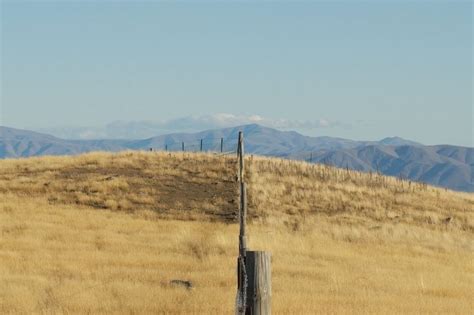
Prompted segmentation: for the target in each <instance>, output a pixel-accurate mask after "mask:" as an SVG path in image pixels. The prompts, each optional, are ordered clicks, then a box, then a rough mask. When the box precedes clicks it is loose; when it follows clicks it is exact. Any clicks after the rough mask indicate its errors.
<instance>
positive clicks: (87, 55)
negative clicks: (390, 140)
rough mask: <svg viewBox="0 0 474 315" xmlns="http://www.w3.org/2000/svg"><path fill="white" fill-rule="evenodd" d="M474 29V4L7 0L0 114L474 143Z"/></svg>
mask: <svg viewBox="0 0 474 315" xmlns="http://www.w3.org/2000/svg"><path fill="white" fill-rule="evenodd" d="M472 40H473V37H472V3H470V2H449V3H448V2H445V1H439V2H421V1H389V2H386V1H381V2H359V1H346V2H337V3H327V2H299V3H291V2H279V3H271V2H264V3H250V2H232V3H223V2H211V3H209V2H207V3H204V2H199V3H186V2H181V3H168V2H141V3H133V2H109V1H96V2H68V1H64V2H27V1H22V2H17V1H2V2H1V69H2V71H1V75H2V77H1V80H0V81H1V103H0V106H1V108H0V125H5V126H10V127H14V128H21V129H29V130H36V131H46V132H49V133H52V134H55V135H59V136H61V135H71V136H72V135H74V134H76V135H79V136H78V137H80V136H81V135H83V138H94V137H98V138H100V137H101V135H104V130H107V128H109V129H110V125H114V122H117V121H121V122H123V125H128V126H131V127H130V128H131V129H129V130H130V132H136V133H137V134H140V133H143V132H144V131H143V130H142V131H140V130H141V129H146V128H150V129H149V131H150V132H151V131H153V132H155V131H156V130H161V131H162V133H167V132H175V131H191V132H192V131H198V130H205V129H212V128H215V127H216V128H219V127H229V126H230V124H234V125H237V124H241V122H244V123H245V122H248V121H250V122H252V121H254V122H257V123H260V124H262V125H265V126H269V127H276V128H277V129H282V130H295V131H298V132H300V133H302V134H305V135H310V136H332V137H342V138H347V139H354V140H380V139H382V138H385V137H392V136H398V137H402V138H406V139H410V140H413V141H417V142H421V143H424V144H452V145H463V146H469V147H472V146H473V119H474V117H473V109H472V106H473V101H472ZM216 117H217V118H216ZM220 120H222V121H220ZM140 122H144V124H145V126H143V127H140V126H138V127H137V124H139V123H140ZM115 124H116V123H115ZM147 124H148V125H147ZM242 124H243V123H242ZM133 128H135V129H133ZM140 128H141V129H140ZM160 128H161V129H160ZM105 135H107V134H106V133H105Z"/></svg>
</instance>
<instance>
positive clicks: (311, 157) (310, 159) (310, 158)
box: [309, 152, 313, 163]
mask: <svg viewBox="0 0 474 315" xmlns="http://www.w3.org/2000/svg"><path fill="white" fill-rule="evenodd" d="M309 163H313V152H311V155H310V156H309Z"/></svg>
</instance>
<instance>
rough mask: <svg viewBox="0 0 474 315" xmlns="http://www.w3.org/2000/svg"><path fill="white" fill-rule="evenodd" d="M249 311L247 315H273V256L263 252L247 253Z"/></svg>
mask: <svg viewBox="0 0 474 315" xmlns="http://www.w3.org/2000/svg"><path fill="white" fill-rule="evenodd" d="M245 269H246V274H247V281H248V288H247V305H248V307H247V310H246V312H245V314H252V315H255V314H271V313H272V309H271V305H272V275H271V254H270V252H263V251H247V256H246V262H245Z"/></svg>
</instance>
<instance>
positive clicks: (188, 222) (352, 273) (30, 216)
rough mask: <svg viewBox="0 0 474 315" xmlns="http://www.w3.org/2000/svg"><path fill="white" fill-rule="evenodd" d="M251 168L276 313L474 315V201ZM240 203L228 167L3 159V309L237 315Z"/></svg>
mask: <svg viewBox="0 0 474 315" xmlns="http://www.w3.org/2000/svg"><path fill="white" fill-rule="evenodd" d="M246 165H247V172H246V178H247V181H248V183H249V198H250V205H249V214H250V217H251V223H250V224H249V231H248V233H249V247H250V248H251V249H253V250H258V249H265V250H269V251H271V252H272V281H273V292H272V295H273V304H272V306H273V312H274V313H275V314H313V313H320V314H328V313H334V314H354V313H358V314H368V313H371V314H380V313H398V314H400V313H433V314H435V313H436V314H472V310H473V309H474V302H473V301H472V297H473V296H474V264H473V259H474V255H473V249H474V244H473V234H474V214H473V211H472V210H473V206H474V196H473V195H472V194H466V193H457V192H452V191H446V190H444V189H439V188H434V187H430V186H426V185H421V184H417V183H410V182H407V181H400V180H398V179H395V178H388V177H383V176H379V175H376V174H372V175H369V174H361V173H357V172H352V171H346V170H340V169H335V168H331V167H326V166H319V165H309V164H306V163H301V162H289V161H285V160H278V159H267V158H261V157H252V158H248V159H247V161H246ZM237 200H238V191H237V183H236V164H235V158H230V157H227V158H225V157H219V156H214V155H210V154H182V153H175V154H165V153H155V152H153V153H152V152H147V153H144V152H142V153H139V152H134V153H132V152H126V153H120V154H108V153H91V154H86V155H81V156H77V157H43V158H30V159H19V160H3V161H0V233H1V237H0V313H2V314H8V313H15V314H17V313H19V314H31V313H43V314H55V313H71V314H75V313H83V314H104V313H125V314H144V313H158V314H160V313H163V314H230V313H233V312H234V305H235V294H236V274H235V271H236V258H237V254H238V243H237V242H238V225H237V224H236V214H237ZM448 218H451V219H448ZM448 221H449V222H448ZM173 279H181V280H190V281H192V283H193V285H194V288H193V289H192V290H187V289H185V288H183V287H179V286H178V287H177V286H173V285H171V284H170V281H171V280H173Z"/></svg>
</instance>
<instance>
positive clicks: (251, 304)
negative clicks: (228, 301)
mask: <svg viewBox="0 0 474 315" xmlns="http://www.w3.org/2000/svg"><path fill="white" fill-rule="evenodd" d="M221 143H222V141H221ZM221 147H222V145H221ZM237 157H238V162H239V174H238V180H239V183H240V207H239V223H240V229H239V258H238V259H237V288H238V292H237V294H238V296H237V297H238V298H237V305H236V312H237V314H242V315H247V314H250V315H255V314H258V315H269V314H271V254H270V252H265V251H247V236H246V221H247V185H246V183H245V181H244V176H245V172H244V167H245V163H244V160H245V157H244V136H243V133H242V132H239V142H238V147H237Z"/></svg>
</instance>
